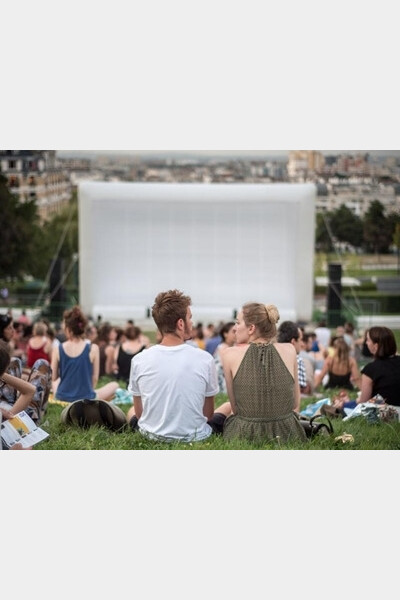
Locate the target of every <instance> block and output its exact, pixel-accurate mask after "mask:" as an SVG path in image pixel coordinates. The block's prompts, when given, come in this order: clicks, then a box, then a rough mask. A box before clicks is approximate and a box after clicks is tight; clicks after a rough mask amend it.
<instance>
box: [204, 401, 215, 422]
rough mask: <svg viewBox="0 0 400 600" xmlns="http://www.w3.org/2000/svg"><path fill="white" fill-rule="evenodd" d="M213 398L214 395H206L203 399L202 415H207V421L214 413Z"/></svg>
mask: <svg viewBox="0 0 400 600" xmlns="http://www.w3.org/2000/svg"><path fill="white" fill-rule="evenodd" d="M214 398H215V396H208V398H205V399H204V406H203V415H204V416H205V417H207V420H208V421H209V420H210V419H211V417H212V416H213V414H214Z"/></svg>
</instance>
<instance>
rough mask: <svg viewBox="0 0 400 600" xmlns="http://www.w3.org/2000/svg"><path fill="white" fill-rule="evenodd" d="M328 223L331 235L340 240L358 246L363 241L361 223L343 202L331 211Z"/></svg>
mask: <svg viewBox="0 0 400 600" xmlns="http://www.w3.org/2000/svg"><path fill="white" fill-rule="evenodd" d="M330 224H331V228H332V232H333V235H334V236H335V238H337V239H338V240H339V241H340V242H347V243H348V244H351V245H352V246H355V247H356V248H359V247H360V246H361V245H362V242H363V224H362V221H361V219H360V217H357V215H355V214H354V213H353V212H352V211H351V210H350V209H349V208H347V206H346V205H345V204H342V205H341V206H339V208H337V209H336V210H334V211H333V213H332V215H331V218H330Z"/></svg>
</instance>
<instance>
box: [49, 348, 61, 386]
mask: <svg viewBox="0 0 400 600" xmlns="http://www.w3.org/2000/svg"><path fill="white" fill-rule="evenodd" d="M59 364H60V349H59V348H58V346H57V347H56V348H53V352H52V353H51V370H52V375H51V379H52V381H56V379H58V377H59V372H58V367H59Z"/></svg>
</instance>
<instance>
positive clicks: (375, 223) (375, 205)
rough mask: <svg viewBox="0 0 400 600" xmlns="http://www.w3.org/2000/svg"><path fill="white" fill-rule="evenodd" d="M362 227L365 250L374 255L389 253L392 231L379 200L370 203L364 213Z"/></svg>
mask: <svg viewBox="0 0 400 600" xmlns="http://www.w3.org/2000/svg"><path fill="white" fill-rule="evenodd" d="M363 225H364V242H365V245H366V249H367V250H368V251H371V252H375V253H376V254H378V253H383V254H385V253H387V252H389V247H390V245H391V243H392V237H393V230H392V227H391V223H390V220H389V219H388V218H387V217H385V214H384V207H383V204H382V203H381V202H379V200H374V201H373V202H371V204H370V206H369V208H368V210H367V212H366V213H365V216H364V221H363Z"/></svg>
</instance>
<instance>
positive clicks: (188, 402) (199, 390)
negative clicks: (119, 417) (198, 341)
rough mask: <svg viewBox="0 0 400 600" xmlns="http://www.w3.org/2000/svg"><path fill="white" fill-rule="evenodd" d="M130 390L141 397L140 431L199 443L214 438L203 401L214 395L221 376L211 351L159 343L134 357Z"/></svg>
mask: <svg viewBox="0 0 400 600" xmlns="http://www.w3.org/2000/svg"><path fill="white" fill-rule="evenodd" d="M128 391H129V392H131V393H132V394H133V395H134V396H140V397H141V399H142V404H143V413H142V416H141V417H140V419H139V422H138V425H139V431H140V432H141V433H142V434H143V435H146V436H148V437H150V438H152V439H162V440H164V441H172V440H182V441H185V442H188V441H194V440H196V441H198V440H203V439H205V438H207V437H209V436H210V435H211V432H212V429H211V427H210V426H209V425H208V423H207V418H206V417H205V416H204V414H203V407H204V399H205V398H206V397H209V396H215V395H216V394H217V393H218V391H219V387H218V377H217V370H216V368H215V363H214V359H213V357H212V356H211V354H209V353H208V352H204V350H201V349H200V348H195V347H193V346H191V345H189V344H180V345H178V346H162V345H161V344H156V345H155V346H151V347H150V348H147V349H146V350H143V351H142V352H140V353H139V354H137V355H136V356H134V357H133V359H132V363H131V371H130V378H129V386H128Z"/></svg>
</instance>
